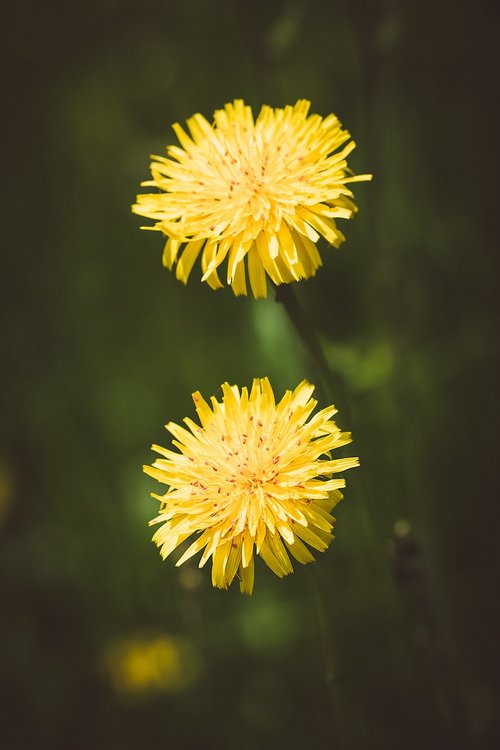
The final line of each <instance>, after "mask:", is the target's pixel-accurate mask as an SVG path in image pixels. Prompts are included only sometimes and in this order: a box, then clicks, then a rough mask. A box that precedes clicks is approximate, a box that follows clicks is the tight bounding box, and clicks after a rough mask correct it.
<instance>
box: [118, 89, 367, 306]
mask: <svg viewBox="0 0 500 750" xmlns="http://www.w3.org/2000/svg"><path fill="white" fill-rule="evenodd" d="M309 107H310V102H308V101H306V100H305V99H301V100H299V101H298V102H297V103H296V104H295V105H294V106H293V107H292V106H287V107H285V108H283V109H272V108H271V107H268V106H264V107H262V109H261V111H260V114H259V116H258V117H257V119H256V120H255V121H254V118H253V114H252V110H251V108H250V107H248V106H246V105H245V104H244V102H243V100H241V99H237V100H235V101H234V102H233V103H231V104H226V105H225V107H224V109H219V110H217V111H216V112H215V113H214V124H213V125H210V124H209V122H208V121H207V120H206V119H205V118H204V117H203V116H202V115H201V114H196V115H194V116H193V117H191V118H190V119H189V120H188V121H187V125H188V128H189V133H190V135H188V134H187V133H186V131H185V130H183V128H182V127H181V126H180V125H179V124H178V123H176V124H175V125H174V126H173V129H174V131H175V134H176V135H177V138H178V139H179V142H180V144H181V146H182V148H180V147H179V146H169V147H168V149H167V154H168V158H165V157H162V156H153V157H151V158H152V159H153V161H152V163H151V174H152V178H153V179H152V180H148V181H146V182H143V183H142V184H143V185H145V186H148V187H154V188H158V189H159V191H160V192H157V193H151V194H143V195H139V196H138V197H137V203H136V204H135V205H134V206H133V208H132V210H133V211H134V212H135V213H137V214H139V215H140V216H146V217H147V218H148V219H153V220H155V222H156V223H155V224H154V226H149V227H143V229H153V230H157V231H160V232H163V234H164V235H166V236H167V237H168V239H167V243H166V245H165V250H164V253H163V264H164V265H165V266H166V267H167V268H170V269H172V267H173V266H174V264H177V267H176V276H177V278H178V279H179V280H180V281H182V282H184V283H186V282H187V280H188V277H189V274H190V273H191V269H192V268H193V265H194V263H195V261H196V259H197V258H198V256H199V255H200V253H201V268H202V273H203V275H202V281H206V282H207V283H208V284H209V285H210V286H211V287H212V289H218V288H219V287H221V286H223V284H222V282H221V280H220V278H219V275H218V272H217V269H218V268H219V266H220V265H221V264H222V263H223V262H224V261H225V260H226V259H227V283H228V284H230V285H231V287H232V289H233V292H234V293H235V294H236V295H239V294H246V293H247V281H246V270H245V269H247V270H248V276H249V279H250V286H251V289H252V292H253V295H254V297H266V294H267V290H266V276H269V278H270V279H271V280H272V281H273V282H274V283H275V284H286V283H289V282H292V281H299V280H300V279H307V278H309V277H310V276H314V274H315V273H316V271H317V269H318V268H319V267H320V266H321V264H322V261H321V256H320V254H319V253H318V250H317V248H316V243H317V242H318V240H319V238H320V236H323V237H324V238H325V239H326V240H327V241H328V243H329V244H330V245H333V246H335V247H338V246H339V245H340V244H341V243H342V242H343V241H344V239H345V238H344V235H343V234H342V232H341V231H340V229H338V227H337V224H336V220H337V219H349V218H350V217H351V216H352V214H353V213H354V212H355V211H356V210H357V209H356V205H355V204H354V201H353V194H352V192H351V190H350V189H349V187H348V184H349V183H351V182H356V181H361V180H370V179H371V175H357V176H354V175H353V174H352V173H351V172H350V170H349V169H348V168H347V161H346V158H347V156H348V154H349V153H350V152H351V151H352V150H353V148H354V147H355V143H354V141H352V140H350V138H351V136H350V134H349V133H348V132H347V130H344V129H343V128H342V126H341V124H340V122H339V120H338V118H337V117H336V116H335V115H333V114H332V115H329V116H328V117H325V118H322V117H320V116H319V115H309V114H308V113H309ZM341 147H342V148H341ZM339 149H340V150H339Z"/></svg>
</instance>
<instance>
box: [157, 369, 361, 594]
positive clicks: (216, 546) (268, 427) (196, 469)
mask: <svg viewBox="0 0 500 750" xmlns="http://www.w3.org/2000/svg"><path fill="white" fill-rule="evenodd" d="M313 391H314V386H313V385H310V384H309V383H307V382H306V381H303V382H302V383H300V385H298V386H297V388H295V390H294V391H293V392H292V391H286V393H285V395H284V396H283V398H282V399H281V401H280V402H279V403H278V404H276V401H275V398H274V393H273V389H272V387H271V384H270V382H269V380H268V379H267V378H262V379H259V378H255V379H254V381H253V385H252V388H251V389H250V392H249V391H248V389H247V388H242V389H241V392H240V389H239V388H238V387H237V386H235V385H229V383H224V385H223V386H222V401H220V402H219V401H218V400H217V399H216V398H215V397H214V396H213V397H212V398H211V406H210V405H209V404H208V403H207V402H206V401H205V400H204V399H203V397H202V396H201V394H200V393H199V392H196V393H194V394H193V400H194V403H195V406H196V411H197V413H198V417H199V420H200V423H201V426H200V425H198V424H196V423H195V422H193V421H192V420H191V419H189V418H188V417H186V418H185V419H184V422H185V424H186V426H187V428H188V429H186V428H185V427H181V426H180V425H177V424H173V423H169V424H167V425H166V428H167V430H168V431H169V432H170V433H171V434H172V435H173V436H174V438H175V439H174V440H173V444H174V445H175V447H176V448H177V449H178V451H179V452H176V451H172V450H167V449H166V448H162V447H160V446H158V445H153V450H154V451H156V452H157V453H159V454H160V455H161V458H159V459H157V460H156V461H155V462H154V463H153V465H152V466H145V467H144V470H145V472H146V473H147V474H150V475H151V476H152V477H154V478H155V479H157V480H158V481H159V482H162V483H164V484H166V485H168V490H167V492H166V493H165V494H164V495H156V494H153V497H154V498H156V499H157V500H159V501H160V503H161V507H160V514H159V516H158V517H157V518H155V519H154V520H153V521H151V524H161V526H160V527H159V528H158V530H157V531H156V533H155V534H154V536H153V541H154V542H156V544H157V545H158V547H159V548H160V553H161V555H162V557H163V558H164V559H165V558H166V557H167V556H168V555H170V553H171V552H172V551H173V550H174V549H175V548H176V547H178V546H179V545H180V544H182V543H183V542H184V541H186V540H187V539H188V538H189V537H191V536H192V535H196V536H195V538H194V541H193V540H191V544H190V546H189V547H188V548H187V549H186V551H185V552H184V554H183V555H182V557H181V558H180V559H179V560H178V561H177V565H182V563H184V562H185V561H186V560H189V558H190V557H192V556H193V555H195V554H196V553H197V552H200V551H201V550H203V554H202V556H201V559H200V563H199V565H200V568H201V567H203V566H204V565H205V563H206V562H207V561H208V560H209V558H210V557H211V558H212V583H213V585H214V586H217V587H218V588H223V589H227V588H228V586H229V585H230V584H231V582H232V581H233V579H234V578H235V576H237V577H238V578H239V581H240V589H241V591H242V593H245V594H251V593H252V590H253V583H254V553H255V554H258V555H260V556H261V557H262V559H263V560H264V562H265V563H266V564H267V565H268V566H269V567H270V568H271V570H272V571H273V572H274V573H276V575H277V576H280V577H282V576H285V575H287V574H288V573H291V572H292V570H293V568H292V563H291V561H290V555H291V556H292V557H293V558H295V560H297V561H298V562H300V563H304V564H305V563H309V562H311V561H312V560H313V559H314V558H313V556H312V554H311V552H310V550H309V549H308V547H307V546H306V545H309V546H310V547H312V548H313V549H316V550H318V551H320V552H323V551H324V550H326V548H327V547H328V546H329V544H330V542H331V541H332V539H333V534H332V530H333V526H334V523H335V519H334V517H333V516H332V515H331V510H332V508H333V507H334V506H335V505H336V504H337V503H338V501H339V500H340V499H341V498H342V495H341V493H340V492H339V489H340V488H341V487H344V486H345V480H344V479H343V478H341V477H338V476H335V475H338V474H339V473H341V472H343V471H345V470H346V469H350V468H352V467H353V466H358V463H359V462H358V459H357V458H340V459H335V458H333V457H332V456H331V451H332V450H333V449H334V448H339V447H340V446H342V445H347V444H348V443H350V442H351V434H350V433H349V432H341V430H340V429H339V428H338V427H337V425H336V424H335V422H334V421H333V420H332V416H333V415H334V414H335V413H336V411H337V410H336V409H335V407H334V406H329V407H327V408H326V409H323V410H321V411H319V412H318V413H317V414H315V415H314V416H312V417H311V414H312V412H313V411H314V409H315V407H316V404H317V401H316V400H315V399H313V398H311V396H312V393H313ZM310 417H311V418H310Z"/></svg>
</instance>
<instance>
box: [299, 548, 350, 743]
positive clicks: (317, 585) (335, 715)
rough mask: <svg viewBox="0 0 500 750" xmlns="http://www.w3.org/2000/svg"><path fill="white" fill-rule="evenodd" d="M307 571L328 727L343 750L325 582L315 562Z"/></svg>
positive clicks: (339, 701)
mask: <svg viewBox="0 0 500 750" xmlns="http://www.w3.org/2000/svg"><path fill="white" fill-rule="evenodd" d="M307 571H308V573H309V575H310V577H311V581H312V586H313V590H314V599H315V602H316V611H317V615H318V625H319V631H320V634H321V642H322V646H323V674H324V680H325V685H326V688H327V690H328V696H329V698H330V706H331V710H332V716H331V721H330V727H331V733H332V736H333V738H334V743H333V745H334V747H335V748H336V750H344V748H345V747H346V744H345V737H344V731H343V727H342V703H341V697H340V691H339V689H338V687H339V682H338V674H337V666H336V663H335V647H334V642H333V638H332V633H331V629H330V627H329V622H328V621H329V618H328V611H327V606H326V597H325V588H326V583H325V580H324V576H323V574H322V571H321V569H320V567H319V565H318V563H317V562H314V563H311V565H308V566H307Z"/></svg>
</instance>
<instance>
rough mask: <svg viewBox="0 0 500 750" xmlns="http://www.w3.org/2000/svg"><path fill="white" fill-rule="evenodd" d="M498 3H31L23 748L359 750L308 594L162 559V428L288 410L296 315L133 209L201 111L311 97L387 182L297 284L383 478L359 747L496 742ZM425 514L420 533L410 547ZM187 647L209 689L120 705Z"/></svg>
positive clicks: (24, 266)
mask: <svg viewBox="0 0 500 750" xmlns="http://www.w3.org/2000/svg"><path fill="white" fill-rule="evenodd" d="M474 8H475V9H474V12H473V15H470V14H469V13H471V14H472V8H471V9H470V11H469V9H468V6H466V4H463V3H455V4H453V5H451V4H448V3H436V2H431V1H430V0H421V2H419V3H414V4H410V3H403V2H398V0H392V1H391V2H389V1H388V2H382V0H379V1H376V2H355V3H341V2H329V3H326V2H320V0H310V2H305V1H304V2H303V1H302V0H286V2H275V3H272V2H264V1H263V0H258V1H255V2H253V3H249V2H243V1H241V2H235V1H233V2H230V1H229V0H222V1H221V2H213V1H212V2H209V1H208V0H189V1H188V0H186V1H185V2H183V3H181V2H165V1H160V0H146V1H145V2H142V3H138V2H130V1H129V0H122V2H118V0H106V1H103V0H101V2H94V0H91V1H89V2H87V3H83V2H76V3H68V2H65V3H63V2H60V0H59V1H58V2H52V3H48V4H46V3H36V2H34V1H33V2H29V1H28V2H25V3H23V4H14V3H11V5H10V10H9V11H8V12H7V11H6V12H5V15H4V18H3V20H4V23H3V27H4V28H3V35H4V39H3V40H2V46H1V49H2V54H3V57H4V64H3V70H4V72H5V73H6V82H7V97H8V100H9V104H8V106H7V107H6V109H5V111H4V113H3V116H2V126H3V127H4V128H5V133H4V137H3V152H4V153H3V162H4V165H5V168H4V178H3V182H4V186H5V191H4V198H3V204H4V208H5V209H6V215H5V218H4V231H5V234H6V240H5V241H4V250H3V256H2V265H3V272H2V294H1V304H2V306H3V307H4V310H3V318H2V319H3V322H4V325H3V330H2V339H1V341H0V346H1V351H2V355H3V359H4V364H3V371H4V379H3V383H4V385H3V388H2V395H3V405H2V420H1V434H2V446H1V453H0V569H1V571H2V573H1V576H0V595H1V601H2V616H1V619H0V629H1V637H0V660H1V662H0V664H1V669H2V675H1V676H2V680H1V690H2V696H1V698H0V700H1V705H2V709H3V711H2V714H3V719H2V725H1V727H0V737H1V738H2V742H1V744H2V746H5V747H6V748H8V749H9V750H16V749H17V748H27V747H37V748H47V749H50V750H66V749H67V748H71V750H73V749H76V750H80V749H81V750H87V749H88V748H94V749H95V750H100V749H101V748H102V749H103V750H104V749H105V750H114V748H117V749H118V748H119V749H120V750H129V749H130V750H132V749H134V750H135V748H139V747H156V748H180V749H181V750H182V749H183V748H186V749H188V750H189V749H190V748H194V747H198V745H199V746H200V747H204V748H208V749H210V748H219V749H220V750H226V748H227V750H233V748H239V749H240V750H254V749H255V748H264V747H266V748H267V747H278V746H279V747H289V748H291V750H295V749H297V750H298V749H299V748H305V747H311V748H320V747H321V748H329V747H332V748H335V747H339V745H337V744H336V742H335V741H334V739H333V738H332V731H331V727H332V725H333V719H332V715H331V708H330V703H329V697H328V691H327V688H326V687H325V685H324V682H323V661H324V652H323V647H322V645H321V637H320V631H319V627H318V622H317V613H316V605H315V599H314V588H313V587H312V586H311V580H310V577H309V574H308V571H307V570H306V569H299V568H300V566H297V572H296V573H295V574H294V575H293V576H290V577H289V578H288V579H286V580H284V581H279V580H278V579H277V578H275V577H274V576H273V575H272V574H271V573H269V572H268V571H267V569H265V566H263V565H258V566H257V576H256V589H255V594H254V596H253V597H252V598H251V599H248V598H245V597H242V596H240V595H239V593H238V591H237V587H234V590H231V591H230V592H229V593H225V592H219V591H216V590H213V589H212V588H211V586H210V582H209V572H208V569H207V570H206V571H203V575H202V576H201V577H200V579H196V578H195V579H188V581H187V583H188V584H189V582H191V583H193V581H194V583H195V584H196V585H197V587H196V588H194V589H190V588H189V587H187V585H186V580H185V579H183V578H182V577H180V575H179V570H178V569H176V568H175V567H174V566H173V564H172V562H170V561H168V562H167V563H162V562H161V560H160V558H159V556H158V553H157V550H156V548H155V547H154V546H153V545H152V544H151V543H150V541H149V538H150V535H151V531H150V530H149V529H148V527H147V521H148V520H149V518H151V517H152V516H153V515H154V513H155V511H156V508H157V504H156V502H155V501H153V500H150V499H149V496H148V493H149V492H150V491H154V490H156V486H155V483H154V481H153V480H150V479H148V478H147V477H144V476H143V475H142V474H141V465H142V464H143V463H147V462H149V461H150V460H151V454H150V453H149V450H148V446H149V444H150V443H151V442H159V443H160V444H164V445H166V444H167V443H168V440H169V438H168V436H167V434H166V433H165V432H164V430H163V427H162V426H163V424H164V423H165V422H167V421H169V420H174V421H178V420H180V419H182V417H183V416H185V415H193V414H194V409H193V407H192V404H191V400H190V393H191V391H193V390H195V389H198V388H199V389H200V390H201V391H202V393H203V394H204V395H206V396H209V395H210V394H212V393H214V392H216V391H217V389H218V387H219V385H220V384H221V383H222V382H223V381H224V380H229V381H232V382H236V383H238V384H240V385H243V384H245V383H247V384H248V383H250V382H251V379H252V378H253V377H254V376H263V375H269V376H270V378H271V381H272V383H273V386H274V387H275V391H276V393H277V394H278V395H281V393H282V391H283V390H284V389H285V388H286V387H291V386H295V385H296V384H297V382H298V381H299V380H301V379H302V378H303V377H311V378H312V377H313V373H314V370H313V369H312V367H311V365H310V363H308V361H307V356H306V353H305V352H304V351H303V350H302V346H301V343H300V340H299V339H298V337H297V336H296V334H295V332H294V330H293V329H292V328H291V327H290V325H289V322H288V320H287V318H286V316H285V313H284V311H283V309H282V307H281V306H280V305H278V304H276V303H275V301H274V300H273V299H272V297H271V298H270V299H269V300H267V301H266V302H260V301H257V302H255V301H253V300H251V299H236V298H234V297H233V295H232V293H231V291H230V290H227V289H226V290H222V291H219V292H217V293H213V292H212V291H211V290H210V289H208V288H206V286H205V285H201V284H200V283H199V282H198V279H197V276H199V271H198V269H197V268H196V267H195V271H194V272H193V274H192V277H191V280H190V283H189V285H188V287H187V288H185V287H183V286H181V285H180V284H179V283H178V282H177V281H176V280H175V278H174V276H173V274H171V273H169V272H167V271H166V270H164V269H162V267H161V251H162V241H161V238H160V236H159V235H157V234H154V233H147V232H140V231H139V229H138V226H139V224H140V223H141V222H140V220H138V218H137V217H134V216H132V214H131V213H130V204H131V203H132V202H133V200H134V198H135V195H136V193H137V192H138V191H139V190H140V188H139V182H140V180H142V179H144V178H146V177H147V172H148V155H149V154H150V153H161V151H162V149H163V148H164V146H165V145H166V143H167V142H174V140H175V139H174V135H173V133H172V131H171V130H170V124H171V123H172V122H174V121H183V120H184V119H185V118H186V117H188V116H190V115H191V114H193V113H194V112H198V111H200V112H203V113H204V114H205V115H206V116H208V117H209V116H210V115H211V113H212V112H213V110H214V109H215V108H217V107H219V106H221V105H223V104H224V103H225V102H226V101H229V100H231V99H233V98H235V97H243V98H245V99H246V100H247V101H248V102H249V103H251V104H252V105H253V106H254V108H255V109H258V108H260V105H261V104H262V103H268V104H271V105H275V106H283V105H284V104H287V103H294V102H295V100H296V99H297V98H301V97H305V98H308V99H310V100H311V101H312V103H313V107H312V108H313V110H314V111H317V112H319V113H320V114H322V115H326V114H328V113H329V112H332V111H333V112H335V113H336V114H337V115H338V116H339V117H340V118H341V120H342V121H343V123H344V124H345V126H346V127H347V128H348V129H349V130H350V131H351V133H352V134H353V137H354V138H355V140H356V141H357V143H358V148H357V149H356V151H355V152H354V153H353V155H352V156H351V161H350V163H351V166H352V167H353V169H355V170H356V171H358V172H367V171H373V172H374V174H375V179H374V181H373V183H371V184H359V185H357V186H355V191H356V196H357V202H358V204H359V206H360V213H359V215H358V216H357V217H356V218H355V219H354V220H353V221H352V222H349V223H345V224H344V225H343V226H342V229H343V230H344V231H345V233H346V235H347V243H346V244H345V246H343V248H342V249H341V250H339V251H337V250H333V249H332V250H329V249H327V248H326V247H323V248H322V250H323V254H324V259H325V264H324V267H323V269H321V270H320V272H319V273H318V275H317V277H316V278H315V279H312V280H310V281H308V282H307V283H303V284H301V285H300V286H297V287H296V292H297V295H298V297H299V298H300V301H301V303H302V305H303V306H304V308H305V309H306V310H307V311H308V314H309V316H310V317H311V319H313V320H314V321H315V324H316V326H317V330H318V333H319V336H320V338H321V341H322V343H323V345H324V349H325V353H326V356H327V358H328V361H329V363H330V366H331V368H332V370H333V371H334V374H335V377H336V379H337V381H338V382H339V394H338V403H339V405H340V406H342V411H341V413H340V414H339V422H340V424H341V426H342V427H343V428H345V429H352V431H353V433H354V441H355V442H354V452H355V453H357V454H359V455H360V457H361V464H362V466H361V469H359V470H356V472H352V473H350V474H349V476H348V477H347V479H348V488H347V491H346V499H345V500H344V502H343V503H342V504H341V505H340V506H339V508H338V512H337V518H338V526H337V532H336V533H337V540H336V541H335V543H334V546H333V547H332V549H331V550H330V551H329V552H328V553H327V554H325V555H324V556H322V557H321V560H320V562H319V566H320V567H321V571H322V581H323V584H322V589H323V595H324V597H325V600H326V605H325V606H326V615H327V618H328V622H329V626H328V627H329V630H330V636H331V643H332V644H333V651H334V658H335V663H336V677H337V679H336V683H335V687H336V693H337V699H338V703H339V705H340V716H337V718H336V725H337V730H338V732H339V734H340V736H343V738H344V750H358V749H359V750H364V748H367V747H370V748H384V750H392V749H393V748H394V749H396V748H398V749H399V748H405V750H420V749H421V748H424V747H426V748H439V749H440V750H441V749H444V750H447V749H448V748H450V750H451V748H453V750H457V749H458V750H460V749H463V750H465V749H466V748H469V747H475V748H479V749H482V748H484V749H485V750H486V749H490V748H491V749H492V748H493V747H496V742H495V738H496V732H497V730H498V713H497V710H496V708H497V703H498V698H499V695H498V685H497V682H496V675H497V672H498V668H499V664H498V659H495V648H496V646H497V634H498V627H499V625H500V623H499V617H498V610H496V609H495V608H494V601H495V597H496V587H497V581H498V569H496V565H495V561H496V557H497V553H496V550H497V548H498V543H497V529H498V521H499V517H498V504H497V502H496V501H495V495H496V494H498V492H497V483H496V481H495V469H496V463H497V460H496V443H497V434H498V429H497V426H496V424H495V417H496V407H497V406H498V405H497V404H496V403H495V397H496V393H495V391H496V390H497V387H498V370H497V364H498V363H497V357H496V349H497V336H498V333H497V330H498V329H497V328H496V319H495V309H496V298H497V296H498V292H497V288H496V281H495V279H494V273H493V271H494V268H493V260H494V257H495V251H496V248H495V245H496V240H497V229H496V219H497V211H496V205H494V201H496V200H497V196H496V190H497V188H496V185H497V176H498V172H497V170H496V168H495V161H496V157H497V155H498V146H497V141H498V129H497V125H496V123H495V116H496V114H497V111H496V110H497V108H498V103H497V98H498V97H497V95H496V92H495V84H494V76H493V72H494V70H495V60H494V54H493V50H494V48H495V43H496V42H497V41H498V34H497V30H498V26H496V19H495V13H494V9H493V5H491V6H490V5H488V4H487V3H486V2H484V1H483V2H482V3H481V2H480V3H479V5H477V4H476V6H474ZM7 97H6V101H7ZM494 222H495V227H494ZM340 223H341V222H340ZM340 391H342V392H340ZM318 395H319V397H320V399H321V402H322V403H323V405H326V404H325V403H324V402H325V396H324V395H323V394H322V393H321V391H320V392H319V394H318ZM349 448H350V449H351V446H350V447H349ZM347 452H348V453H352V450H349V451H347ZM401 519H408V521H409V522H410V524H411V528H412V532H411V533H410V535H406V536H405V535H403V536H401V535H400V536H399V537H398V536H397V535H396V536H394V531H393V530H394V524H395V523H396V522H397V521H398V520H401ZM398 528H399V527H398ZM193 570H196V567H195V566H193ZM158 634H160V635H161V634H167V635H177V636H184V637H186V638H188V639H190V640H191V642H192V644H193V647H194V648H195V650H196V652H197V653H198V655H199V659H200V664H201V671H200V673H199V677H198V679H197V680H196V681H195V682H194V683H193V684H192V685H191V687H189V688H186V689H185V690H183V691H181V692H178V693H176V694H168V693H159V694H157V693H155V694H146V695H141V696H136V697H131V696H129V697H128V698H127V699H124V698H123V696H119V695H116V694H115V692H114V691H113V689H112V687H111V685H110V682H109V680H108V678H107V674H106V671H105V669H104V667H103V659H104V654H105V653H106V650H107V648H108V647H109V644H110V643H112V642H114V641H115V640H116V639H121V638H133V637H147V636H148V635H158Z"/></svg>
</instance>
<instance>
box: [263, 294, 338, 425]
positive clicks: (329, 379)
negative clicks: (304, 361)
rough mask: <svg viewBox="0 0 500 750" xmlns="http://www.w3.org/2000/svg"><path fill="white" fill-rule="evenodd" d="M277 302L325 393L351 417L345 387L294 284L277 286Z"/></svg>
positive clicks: (331, 401)
mask: <svg viewBox="0 0 500 750" xmlns="http://www.w3.org/2000/svg"><path fill="white" fill-rule="evenodd" d="M276 302H279V303H281V304H282V305H283V307H284V308H285V310H286V312H287V314H288V317H289V318H290V321H291V323H292V325H293V327H294V328H295V330H296V331H297V333H298V335H299V338H300V340H301V341H302V344H303V345H304V348H305V349H306V351H307V352H308V354H309V355H310V357H311V362H312V365H313V367H314V370H315V371H316V374H317V376H318V378H319V379H320V382H321V385H322V387H323V390H324V391H325V394H326V395H327V397H328V399H329V401H330V403H335V404H339V403H340V405H341V411H342V413H343V414H344V415H345V416H347V417H349V416H350V410H349V405H348V401H347V398H346V396H345V389H344V386H343V384H342V383H341V381H340V379H339V378H338V377H336V376H335V375H334V373H333V372H332V370H331V368H330V366H329V364H328V361H327V359H326V356H325V352H324V351H323V347H322V346H321V342H320V340H319V338H318V336H317V334H316V331H315V330H314V326H313V325H312V323H311V321H310V320H309V318H308V317H307V315H306V313H305V312H304V309H303V308H302V306H301V304H300V302H299V300H298V298H297V295H296V294H295V290H294V289H293V284H281V285H280V286H277V287H276Z"/></svg>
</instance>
